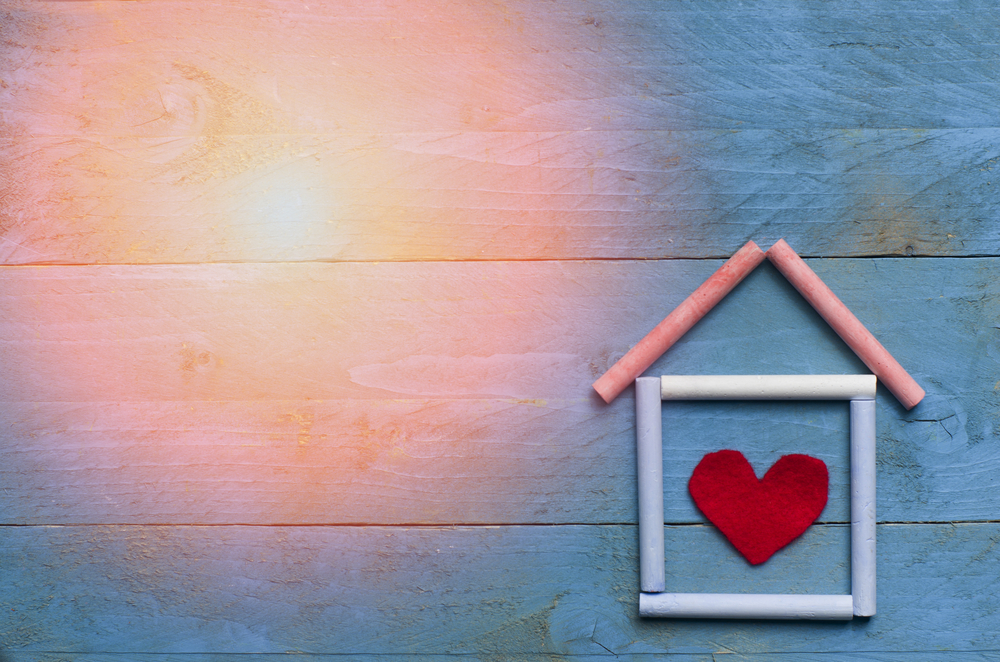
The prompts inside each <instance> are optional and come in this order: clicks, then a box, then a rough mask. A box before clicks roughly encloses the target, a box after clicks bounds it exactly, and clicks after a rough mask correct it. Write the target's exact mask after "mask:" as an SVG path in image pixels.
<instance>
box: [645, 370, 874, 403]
mask: <svg viewBox="0 0 1000 662" xmlns="http://www.w3.org/2000/svg"><path fill="white" fill-rule="evenodd" d="M875 387H876V378H875V375H664V376H662V377H660V397H661V398H662V399H664V400H851V399H854V398H874V397H875Z"/></svg>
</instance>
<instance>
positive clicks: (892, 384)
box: [767, 239, 924, 409]
mask: <svg viewBox="0 0 1000 662" xmlns="http://www.w3.org/2000/svg"><path fill="white" fill-rule="evenodd" d="M767 258H768V259H769V260H770V261H771V262H772V263H773V264H774V266H775V267H777V268H778V271H780V272H781V273H782V274H783V275H784V276H785V278H787V279H788V281H789V282H790V283H791V284H792V285H793V286H794V287H795V289H796V290H798V291H799V293H800V294H801V295H802V296H803V297H805V299H806V301H808V302H809V303H810V304H811V305H812V307H813V308H815V309H816V312H818V313H819V314H820V316H822V318H823V319H825V320H826V322H827V323H828V324H829V325H830V326H831V327H833V330H834V331H836V332H837V335H839V336H840V337H841V338H842V339H843V341H844V342H845V343H847V345H848V347H850V348H851V349H852V350H854V353H855V354H857V355H858V358H860V359H861V360H862V361H864V362H865V365H867V366H868V367H869V368H870V369H871V371H872V372H873V373H875V376H876V377H878V378H879V381H881V382H882V383H883V384H885V386H886V388H888V389H889V391H891V392H892V394H893V395H895V396H896V398H898V399H899V401H900V402H901V403H902V404H903V406H904V407H906V408H907V409H913V407H914V406H915V405H916V404H917V403H918V402H920V401H921V400H922V399H923V397H924V389H922V388H920V385H919V384H917V382H916V381H914V379H913V377H911V376H910V375H909V373H907V372H906V370H904V369H903V367H902V366H901V365H899V363H898V362H897V361H896V359H894V358H892V355H891V354H889V352H888V351H886V349H885V347H883V346H882V344H881V343H880V342H879V341H878V340H876V339H875V336H873V335H872V334H871V333H870V332H869V331H868V329H866V328H865V327H864V325H863V324H862V323H861V322H860V321H858V318H857V317H855V316H854V313H852V312H851V311H850V310H848V309H847V306H845V305H844V304H843V303H842V302H841V301H840V299H838V298H837V295H836V294H834V293H833V291H832V290H831V289H830V288H829V287H827V286H826V284H825V283H824V282H823V281H822V280H820V278H819V276H817V275H816V274H815V272H813V270H812V269H810V268H809V265H807V264H806V263H805V262H804V261H803V260H802V258H800V257H799V256H798V255H797V254H796V253H795V251H794V250H792V248H791V246H789V245H788V244H787V243H786V242H785V240H784V239H780V240H778V243H776V244H774V245H773V246H771V248H770V249H769V250H768V251H767Z"/></svg>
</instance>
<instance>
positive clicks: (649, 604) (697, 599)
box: [639, 593, 854, 621]
mask: <svg viewBox="0 0 1000 662" xmlns="http://www.w3.org/2000/svg"><path fill="white" fill-rule="evenodd" d="M639 615H640V616H651V617H665V618H768V619H792V620H799V619H802V620H820V621H849V620H851V619H852V618H853V617H854V601H853V600H852V599H851V596H849V595H774V594H760V593H758V594H751V593H640V594H639Z"/></svg>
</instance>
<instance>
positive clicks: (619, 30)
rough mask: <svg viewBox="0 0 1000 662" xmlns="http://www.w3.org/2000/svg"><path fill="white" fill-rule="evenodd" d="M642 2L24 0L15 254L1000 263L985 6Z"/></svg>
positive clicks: (10, 102)
mask: <svg viewBox="0 0 1000 662" xmlns="http://www.w3.org/2000/svg"><path fill="white" fill-rule="evenodd" d="M619 5H620V3H618V2H610V1H604V2H589V1H588V2H584V3H565V2H559V3H543V4H539V3H532V2H515V3H506V4H503V5H487V4H476V5H473V6H466V3H452V4H449V5H447V11H442V10H441V6H440V5H437V4H430V3H407V4H406V6H405V8H404V7H399V6H390V5H378V4H372V3H354V4H348V3H341V2H338V3H323V2H316V3H313V4H312V5H310V7H311V9H306V8H305V6H303V5H301V4H300V3H293V2H287V1H282V0H275V1H272V2H264V3H256V4H255V5H254V7H253V8H248V7H243V6H240V7H238V8H237V7H234V6H230V5H226V4H212V5H210V6H207V7H206V6H205V5H204V3H195V2H182V1H179V0H166V1H164V2H157V3H139V4H130V3H125V2H105V3H90V2H45V3H37V2H29V1H24V0H22V1H11V2H7V3H5V5H4V9H5V11H6V15H5V17H4V18H5V21H4V26H5V36H6V38H5V40H4V42H3V45H2V46H0V62H3V63H4V65H5V66H4V68H3V69H2V70H0V83H2V84H0V112H2V113H3V118H4V119H3V124H2V125H0V186H2V190H0V194H2V196H3V198H2V200H3V202H2V206H0V261H2V262H3V263H7V264H27V263H46V264H54V263H56V264H58V263H83V264H86V263H173V262H183V263H189V262H206V261H227V262H228V261H282V260H290V261H308V260H437V259H477V260H478V259H507V258H512V259H561V258H604V257H606V258H655V257H705V256H710V257H722V256H726V255H728V254H730V253H731V252H732V251H733V250H735V249H736V248H737V247H738V246H740V245H742V244H743V243H744V242H745V241H746V240H747V239H749V238H754V239H758V240H768V241H773V240H775V239H777V238H779V237H781V236H786V237H787V238H788V239H789V241H790V243H791V244H792V245H793V246H794V247H795V248H796V249H797V250H799V251H800V252H802V253H804V254H806V255H815V256H827V255H908V254H912V255H984V254H993V253H995V249H996V246H997V245H998V244H1000V235H998V230H997V229H996V228H997V226H996V224H995V223H994V222H993V214H992V210H993V209H995V208H996V207H997V202H998V194H997V192H996V191H997V185H994V182H993V176H992V174H991V172H992V168H993V167H994V166H995V163H996V161H997V158H998V157H1000V155H998V153H997V149H996V143H997V141H996V135H995V134H996V130H997V128H996V127H997V116H996V113H995V103H994V101H995V98H996V96H997V85H998V83H997V82H996V80H995V76H994V75H993V74H994V65H995V61H996V58H997V49H998V46H997V44H996V43H995V42H996V40H995V38H993V37H992V35H993V34H994V33H995V32H996V30H995V27H996V26H995V25H993V24H992V22H995V20H996V19H995V18H994V16H993V14H994V12H992V11H990V9H991V6H990V5H989V3H986V2H985V0H982V1H980V2H970V3H965V4H962V5H961V6H956V5H954V3H947V4H941V3H930V2H923V3H921V4H920V5H919V6H915V7H906V8H902V7H899V6H896V5H895V4H892V3H884V2H877V3H874V4H870V6H866V8H865V11H864V12H861V13H859V12H858V10H856V9H854V8H853V7H848V6H842V7H839V8H832V6H831V5H828V4H824V5H823V6H822V7H820V6H819V5H816V6H801V5H797V4H789V3H784V2H777V1H775V2H772V3H770V4H769V5H768V6H758V5H755V6H753V7H750V6H747V7H721V6H720V7H713V8H712V11H705V10H704V8H703V7H702V6H700V5H697V4H690V3H685V4H672V5H669V6H665V5H662V4H659V3H651V2H649V3H630V4H629V6H628V7H626V8H623V7H621V6H619ZM194 13H196V14H197V17H198V20H197V21H192V20H189V17H190V16H191V15H193V14H194ZM887 35H889V36H891V38H889V37H887ZM957 100H960V103H957V102H956V101H957ZM761 233H763V235H764V236H760V235H761Z"/></svg>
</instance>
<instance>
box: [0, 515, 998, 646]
mask: <svg viewBox="0 0 1000 662" xmlns="http://www.w3.org/2000/svg"><path fill="white" fill-rule="evenodd" d="M846 528H847V527H845V526H825V527H816V528H814V529H812V530H810V532H809V533H808V534H807V536H812V538H811V539H810V540H800V541H799V542H798V543H795V544H794V545H793V546H792V547H790V548H788V552H789V553H787V554H785V553H784V552H783V553H781V555H783V556H784V557H785V558H786V559H787V564H785V565H784V566H783V567H780V568H779V565H774V566H770V565H764V566H759V567H757V568H753V567H751V566H748V565H747V564H746V563H744V562H742V561H739V559H736V558H733V559H732V560H731V561H729V560H727V559H726V558H724V557H721V556H720V555H719V554H717V553H716V552H714V551H713V552H712V553H711V554H709V553H708V550H711V549H713V546H714V545H715V544H717V543H718V534H716V533H715V532H714V530H712V529H709V528H706V527H679V528H671V529H670V530H668V536H667V537H668V539H669V540H676V539H678V538H683V543H679V544H677V549H676V551H675V556H674V564H673V566H672V571H673V572H674V573H676V574H674V575H672V576H671V575H668V581H673V582H675V583H677V584H681V585H685V584H686V585H693V586H696V587H699V588H700V589H701V590H710V589H712V588H713V587H718V586H724V585H729V586H732V585H734V584H735V585H739V586H740V587H741V590H745V591H751V590H758V589H760V588H766V589H774V590H779V591H782V590H799V591H814V590H820V589H823V588H826V587H834V588H835V589H836V588H838V587H840V588H845V589H846V587H847V586H848V585H849V579H848V574H849V570H848V568H847V566H848V565H849V563H848V561H847V559H848V557H849V551H848V549H847V545H846V544H845V541H843V540H840V539H841V538H842V535H841V534H842V533H844V532H845V531H846ZM878 535H879V543H880V545H879V564H880V567H879V594H880V599H879V615H878V616H877V617H875V618H872V619H855V620H854V621H850V622H847V623H794V624H788V623H755V622H739V621H737V622H713V621H697V620H696V621H662V620H652V621H650V620H642V619H640V618H639V617H638V615H637V606H636V604H637V581H638V578H637V559H636V530H635V527H634V526H605V527H593V526H555V527H544V526H543V527H539V526H529V527H496V528H490V527H475V528H463V527H458V528H413V529H407V528H399V527H388V528H382V527H364V528H357V527H305V528H303V527H290V528H285V527H263V528H259V527H5V528H4V530H3V536H2V537H0V540H2V542H0V554H2V555H3V563H2V564H0V582H2V585H3V589H4V590H3V591H2V592H0V640H2V642H3V644H2V645H3V647H4V649H5V650H6V651H11V652H21V653H27V652H30V651H34V650H38V651H46V650H48V651H52V650H63V651H76V650H81V651H85V650H88V649H89V650H95V651H105V652H118V653H130V652H137V653H141V652H143V651H150V650H155V651H158V652H161V653H174V654H180V653H186V652H191V653H202V654H204V653H211V652H214V651H225V652H228V653H231V654H232V653H247V654H249V653H286V652H295V651H301V652H304V653H316V652H322V651H330V650H335V651H337V652H338V653H339V654H341V655H352V654H357V655H364V654H372V653H373V652H375V653H380V654H382V655H389V656H397V655H399V656H405V655H415V654H451V653H454V654H457V655H466V656H480V658H481V659H512V658H517V657H518V656H519V655H520V654H521V653H527V654H532V653H534V654H538V653H546V654H549V655H559V654H564V655H575V654H580V655H591V656H604V655H606V656H608V657H609V658H610V657H612V656H613V655H625V656H628V655H631V654H657V653H668V652H675V653H683V654H688V655H699V654H700V655H707V654H712V653H716V654H719V655H720V656H721V654H722V653H730V652H731V653H734V654H745V655H758V656H762V657H763V656H766V655H769V654H770V655H776V654H785V655H789V654H795V653H797V652H799V651H808V652H812V653H840V654H842V655H849V656H850V654H851V653H852V652H853V651H859V652H860V653H862V654H869V655H873V656H877V655H879V654H881V655H888V654H892V653H894V652H897V651H899V652H913V651H919V650H921V649H923V648H932V647H935V646H937V645H939V644H940V642H941V641H942V634H941V633H942V632H943V631H946V632H948V635H947V641H948V648H949V650H950V651H951V652H952V653H963V652H966V651H968V652H969V653H970V654H971V655H973V656H974V655H976V654H979V653H982V652H984V651H993V652H995V651H996V650H997V649H998V647H1000V641H998V636H1000V635H998V632H1000V627H998V626H1000V624H998V622H997V610H996V609H995V603H996V600H997V598H996V595H997V593H998V591H997V588H998V587H997V581H998V580H997V577H996V573H995V572H993V571H992V568H993V566H994V565H995V564H996V563H998V562H1000V558H998V552H997V547H996V538H997V536H998V535H1000V528H998V525H996V524H986V523H983V524H961V525H952V524H943V525H895V526H893V525H889V526H885V525H883V526H880V527H879V532H878ZM777 558H778V557H776V559H777ZM714 559H719V561H718V563H713V562H712V561H713V560H714ZM25 568H30V570H29V571H27V572H26V571H25ZM945 568H946V569H947V570H943V569H945ZM790 571H791V572H790ZM38 613H44V614H45V616H46V617H45V618H44V619H39V618H38V617H37V614H38ZM442 624H448V626H447V627H442ZM852 658H853V656H852ZM682 659H683V658H682ZM862 659H864V658H862ZM872 659H879V658H878V657H873V658H872ZM970 659H976V658H975V657H972V658H970Z"/></svg>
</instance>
